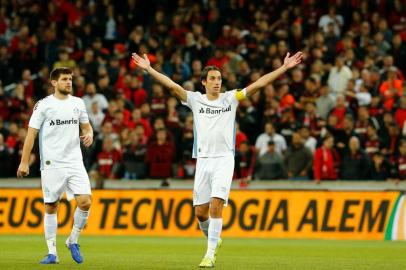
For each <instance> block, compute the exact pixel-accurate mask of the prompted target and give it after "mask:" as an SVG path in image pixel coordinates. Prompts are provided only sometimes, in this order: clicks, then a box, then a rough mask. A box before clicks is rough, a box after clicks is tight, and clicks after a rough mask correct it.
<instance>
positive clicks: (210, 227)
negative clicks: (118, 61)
mask: <svg viewBox="0 0 406 270" xmlns="http://www.w3.org/2000/svg"><path fill="white" fill-rule="evenodd" d="M132 58H133V60H134V61H135V63H136V65H137V66H138V67H139V68H142V69H143V70H145V71H146V72H148V73H149V74H150V75H151V76H152V77H153V78H154V79H155V80H157V81H158V82H159V83H161V84H162V85H164V86H165V87H166V88H168V89H169V91H170V93H171V94H172V95H174V96H176V97H178V98H179V99H180V100H181V101H182V103H183V104H184V105H186V106H188V107H189V108H190V109H191V110H192V112H193V121H194V122H193V125H194V144H193V157H194V158H197V163H196V175H195V181H194V188H193V205H194V207H195V213H196V217H197V219H198V222H199V227H200V229H201V230H202V231H203V233H204V234H205V235H206V237H207V239H208V245H207V252H206V255H205V256H204V257H203V260H202V261H201V263H200V265H199V266H200V267H202V268H212V267H214V264H215V262H216V253H217V250H218V248H219V247H220V245H221V242H222V241H221V239H220V234H221V229H222V223H223V220H222V210H223V206H224V205H227V200H228V196H229V192H230V186H231V181H232V177H233V172H234V148H235V116H236V110H237V106H238V103H239V101H240V100H242V99H244V98H246V97H249V96H251V95H253V94H254V93H255V92H257V91H258V90H259V89H261V88H263V87H265V86H266V85H268V84H269V83H271V82H272V81H274V80H275V79H276V78H278V77H279V76H280V75H281V74H283V73H285V72H286V71H287V70H288V69H290V68H292V67H294V66H296V65H297V64H299V63H300V62H301V59H302V53H301V52H298V53H296V54H295V55H293V56H290V55H289V53H288V54H287V56H286V57H285V60H284V63H283V65H282V66H281V67H280V68H278V69H276V70H275V71H273V72H271V73H268V74H266V75H264V76H262V77H261V78H259V79H258V80H257V81H256V82H254V83H252V84H251V85H249V86H247V87H246V88H244V89H236V90H232V91H228V92H225V93H221V91H220V90H221V82H222V79H221V73H220V70H219V69H218V68H217V67H215V66H207V67H205V68H204V69H203V71H202V73H201V83H202V84H203V86H204V88H205V89H206V94H204V95H203V94H201V93H199V92H191V91H186V90H184V89H183V88H182V87H181V86H180V85H178V84H177V83H175V82H173V81H172V80H171V79H170V78H168V77H167V76H165V75H163V74H161V73H159V72H158V71H156V70H155V69H153V68H152V67H151V64H150V61H149V59H148V57H147V56H146V55H144V57H140V56H139V55H137V54H136V53H133V55H132Z"/></svg>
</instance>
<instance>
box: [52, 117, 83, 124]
mask: <svg viewBox="0 0 406 270" xmlns="http://www.w3.org/2000/svg"><path fill="white" fill-rule="evenodd" d="M77 123H78V120H77V119H73V118H72V119H70V120H60V119H56V120H51V121H50V122H49V126H62V125H76V124H77Z"/></svg>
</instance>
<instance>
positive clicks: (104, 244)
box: [0, 236, 406, 270]
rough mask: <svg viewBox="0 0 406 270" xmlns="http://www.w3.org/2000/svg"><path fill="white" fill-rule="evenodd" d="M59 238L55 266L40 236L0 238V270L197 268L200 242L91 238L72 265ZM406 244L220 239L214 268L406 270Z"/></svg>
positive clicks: (82, 241)
mask: <svg viewBox="0 0 406 270" xmlns="http://www.w3.org/2000/svg"><path fill="white" fill-rule="evenodd" d="M65 239H66V238H65V237H63V236H60V237H58V254H59V260H60V263H59V265H39V264H38V262H39V261H40V260H41V259H42V257H43V256H44V255H45V254H46V253H47V252H46V251H47V250H46V246H45V241H44V239H43V236H0V269H1V270H3V269H13V270H14V269H16V270H18V269H69V270H73V269H198V267H197V265H198V264H199V263H200V260H201V258H202V256H203V255H204V253H205V249H206V241H205V240H204V238H203V237H202V238H164V237H128V236H122V237H121V236H117V237H104V236H103V237H102V236H99V237H92V236H83V237H81V239H80V244H81V250H82V253H83V255H84V259H85V261H84V263H83V264H82V265H77V264H76V263H75V262H73V260H72V259H71V257H70V253H69V251H68V250H67V249H66V247H64V242H65ZM405 254H406V242H389V241H335V240H274V239H235V238H233V239H230V238H226V239H224V242H223V246H222V247H221V249H220V251H219V254H218V259H217V263H216V267H215V269H244V270H246V269H273V270H279V269H281V270H285V269H286V270H287V269H295V270H296V269H300V270H306V269H309V270H318V269H328V270H331V269H358V270H361V269H368V270H370V269H380V270H385V269H388V270H389V269H390V270H395V269H396V270H397V269H406V256H405Z"/></svg>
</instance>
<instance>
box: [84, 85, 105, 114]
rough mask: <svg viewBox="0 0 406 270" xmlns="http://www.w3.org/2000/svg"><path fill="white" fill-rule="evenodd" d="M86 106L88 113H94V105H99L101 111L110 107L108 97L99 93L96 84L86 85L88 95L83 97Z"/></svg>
mask: <svg viewBox="0 0 406 270" xmlns="http://www.w3.org/2000/svg"><path fill="white" fill-rule="evenodd" d="M82 99H83V101H84V102H85V105H86V111H88V112H90V111H92V106H93V103H97V107H98V109H99V110H100V111H104V110H106V109H107V107H108V106H109V103H108V101H107V99H106V97H105V96H104V95H103V94H100V93H97V89H96V85H95V84H94V83H88V84H87V85H86V94H85V95H84V96H83V97H82Z"/></svg>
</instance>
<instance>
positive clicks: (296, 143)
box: [284, 132, 313, 180]
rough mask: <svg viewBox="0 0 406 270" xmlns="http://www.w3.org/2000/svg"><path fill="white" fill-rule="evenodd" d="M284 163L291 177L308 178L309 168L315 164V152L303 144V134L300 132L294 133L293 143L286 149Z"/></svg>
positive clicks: (297, 178) (296, 178) (295, 178)
mask: <svg viewBox="0 0 406 270" xmlns="http://www.w3.org/2000/svg"><path fill="white" fill-rule="evenodd" d="M284 163H285V170H286V174H287V176H288V178H289V179H294V180H306V179H308V177H309V170H310V169H311V167H312V164H313V154H312V152H311V151H310V150H309V149H308V148H306V146H304V145H303V139H302V136H301V135H300V134H299V133H298V132H295V133H293V135H292V143H291V145H290V146H289V147H288V150H287V151H286V154H285V158H284Z"/></svg>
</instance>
